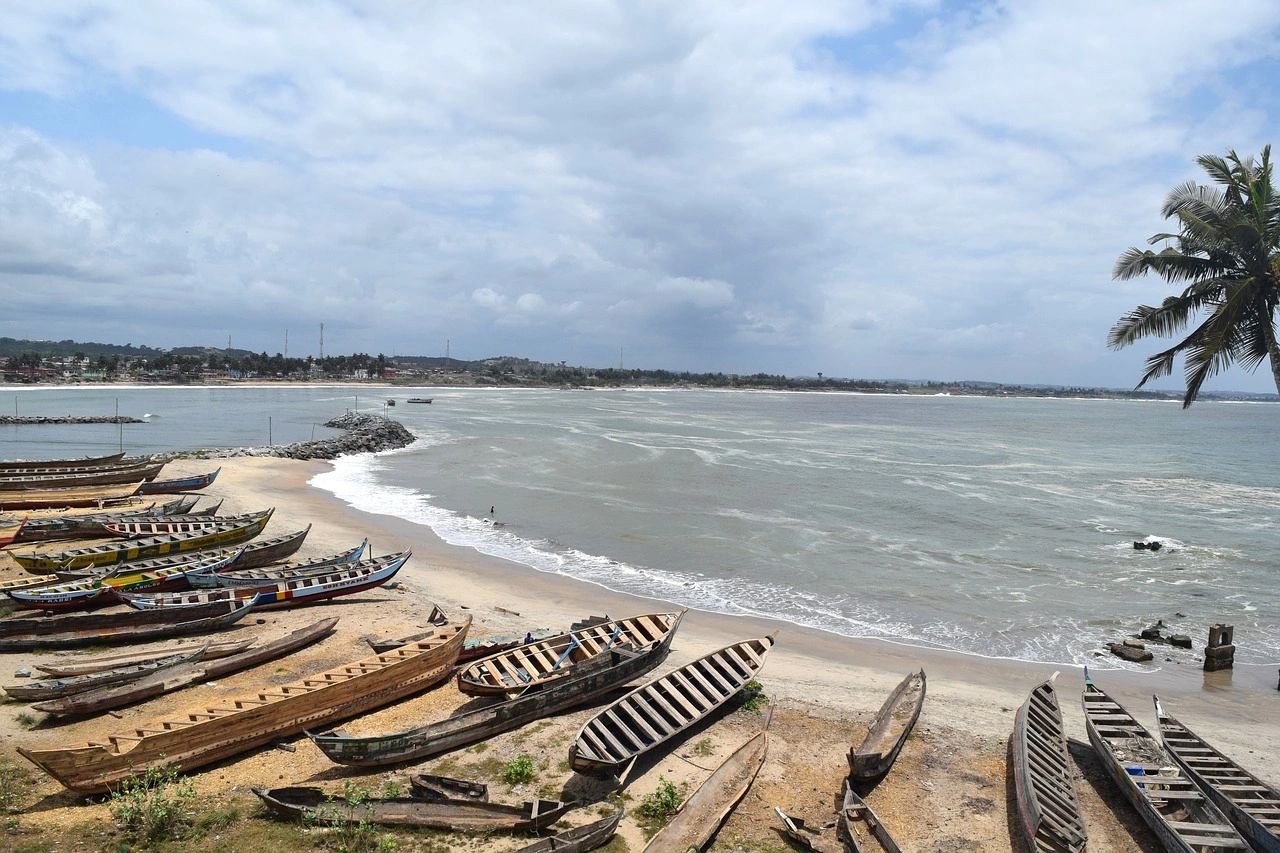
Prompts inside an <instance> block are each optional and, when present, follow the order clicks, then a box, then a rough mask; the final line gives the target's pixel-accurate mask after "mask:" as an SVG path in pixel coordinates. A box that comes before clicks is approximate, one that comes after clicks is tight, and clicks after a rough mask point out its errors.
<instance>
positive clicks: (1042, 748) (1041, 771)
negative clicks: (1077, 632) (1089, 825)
mask: <svg viewBox="0 0 1280 853" xmlns="http://www.w3.org/2000/svg"><path fill="white" fill-rule="evenodd" d="M1057 677H1058V673H1056V672H1055V673H1054V674H1053V676H1052V677H1050V678H1049V680H1048V681H1045V682H1044V683H1042V684H1040V685H1039V686H1037V687H1036V688H1035V689H1034V690H1032V691H1031V695H1030V696H1028V697H1027V701H1025V702H1023V703H1022V706H1021V707H1019V708H1018V712H1017V714H1015V715H1014V718H1013V734H1012V735H1010V736H1009V758H1010V765H1009V766H1010V772H1011V773H1012V775H1013V786H1014V798H1015V800H1016V802H1017V808H1018V827H1019V828H1020V829H1021V830H1022V835H1023V839H1024V840H1025V841H1026V843H1027V848H1028V849H1029V850H1033V851H1037V852H1038V851H1061V853H1084V851H1085V850H1086V849H1087V846H1088V843H1089V834H1088V832H1087V831H1086V830H1085V826H1084V817H1083V816H1082V815H1081V813H1080V801H1079V799H1078V798H1077V797H1076V787H1075V784H1074V783H1073V782H1072V775H1073V770H1072V764H1071V759H1070V756H1069V754H1068V752H1067V734H1066V730H1065V729H1064V727H1063V724H1062V709H1061V708H1060V707H1059V705H1058V693H1057V691H1056V690H1054V686H1053V685H1054V681H1055V680H1056V679H1057Z"/></svg>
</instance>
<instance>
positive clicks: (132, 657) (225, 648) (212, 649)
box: [33, 637, 257, 678]
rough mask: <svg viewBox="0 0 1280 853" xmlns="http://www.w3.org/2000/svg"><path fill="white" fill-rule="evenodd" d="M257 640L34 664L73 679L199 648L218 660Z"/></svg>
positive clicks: (47, 673)
mask: <svg viewBox="0 0 1280 853" xmlns="http://www.w3.org/2000/svg"><path fill="white" fill-rule="evenodd" d="M256 642H257V640H256V639H255V638H253V637H249V638H247V639H244V640H223V641H222V642H217V643H208V644H205V643H188V644H186V645H182V644H179V645H177V646H169V647H167V648H162V649H148V650H146V651H134V652H116V653H115V654H110V655H95V656H94V657H88V658H86V657H78V656H77V657H70V658H59V659H56V660H50V661H46V662H45V663H37V664H33V666H34V667H35V668H36V669H38V670H40V671H41V672H43V673H44V674H45V675H49V676H53V677H54V678H71V677H72V676H76V675H88V674H90V673H93V672H105V671H107V670H110V669H117V668H119V667H123V666H133V665H134V664H138V663H146V662H148V661H154V660H157V659H159V658H162V657H168V656H169V655H171V654H182V653H185V652H192V651H195V650H196V649H204V654H203V655H201V656H200V659H201V660H217V659H218V658H225V657H227V656H229V655H234V654H236V653H237V652H242V651H244V650H245V649H247V648H249V647H250V646H252V645H253V644H254V643H256Z"/></svg>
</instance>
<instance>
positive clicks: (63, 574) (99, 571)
mask: <svg viewBox="0 0 1280 853" xmlns="http://www.w3.org/2000/svg"><path fill="white" fill-rule="evenodd" d="M310 530H311V525H309V524H308V525H307V526H306V527H305V528H304V529H302V530H295V531H293V532H292V533H286V534H284V535H283V536H273V537H271V538H269V539H258V540H257V541H254V542H248V543H246V544H244V545H237V546H235V547H233V548H218V549H207V550H201V551H196V552H194V553H178V554H171V555H169V556H167V557H155V558H152V559H150V560H143V561H135V562H131V563H123V564H121V565H118V566H99V567H91V568H87V569H68V570H60V571H58V572H55V574H56V575H57V576H58V577H60V578H62V579H64V580H77V579H81V578H95V577H109V576H111V575H113V574H116V573H127V572H129V571H132V568H133V567H134V566H138V565H146V566H147V567H149V568H162V567H163V565H178V564H181V563H184V562H189V561H190V560H192V559H193V558H195V557H205V556H210V557H213V556H218V557H232V558H233V559H232V560H231V562H229V563H226V564H225V565H223V566H222V567H221V568H220V569H219V571H238V570H240V569H249V568H256V567H258V566H263V565H268V564H270V563H273V562H275V561H277V560H282V559H284V558H285V557H288V556H290V555H292V554H294V553H296V552H297V550H298V549H299V548H301V547H302V543H303V541H304V540H305V539H306V538H307V533H308V531H310Z"/></svg>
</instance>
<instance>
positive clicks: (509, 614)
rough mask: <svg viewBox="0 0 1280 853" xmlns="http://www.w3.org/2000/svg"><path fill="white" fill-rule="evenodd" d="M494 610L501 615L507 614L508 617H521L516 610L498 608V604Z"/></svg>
mask: <svg viewBox="0 0 1280 853" xmlns="http://www.w3.org/2000/svg"><path fill="white" fill-rule="evenodd" d="M493 609H494V610H496V611H498V612H499V613H505V614H507V615H508V616H519V615H520V614H519V613H517V612H516V611H514V610H508V609H507V608H505V607H499V606H498V605H496V604H495V605H494V606H493Z"/></svg>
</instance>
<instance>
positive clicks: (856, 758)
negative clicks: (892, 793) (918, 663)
mask: <svg viewBox="0 0 1280 853" xmlns="http://www.w3.org/2000/svg"><path fill="white" fill-rule="evenodd" d="M924 694H925V678H924V670H923V669H922V670H920V671H919V672H913V673H911V674H910V675H908V676H907V677H906V678H904V679H902V683H900V684H899V685H898V686H897V687H896V688H895V689H894V691H893V692H892V693H890V694H889V698H888V699H886V700H885V703H884V704H883V705H881V706H880V710H879V711H878V712H877V713H876V716H875V719H873V720H872V721H871V727H870V730H869V731H868V732H867V736H866V737H865V738H863V740H862V743H861V744H860V745H858V746H857V747H855V748H853V749H850V750H849V771H850V773H849V775H850V778H852V779H853V780H854V781H856V782H870V781H873V780H875V779H879V778H880V777H881V776H883V775H884V774H886V773H888V772H889V768H890V767H892V766H893V762H894V759H896V758H897V757H898V752H899V751H900V750H901V749H902V745H903V744H904V743H906V740H907V735H909V734H911V729H912V727H913V726H915V724H916V720H917V719H919V718H920V709H921V707H922V706H923V705H924Z"/></svg>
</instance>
